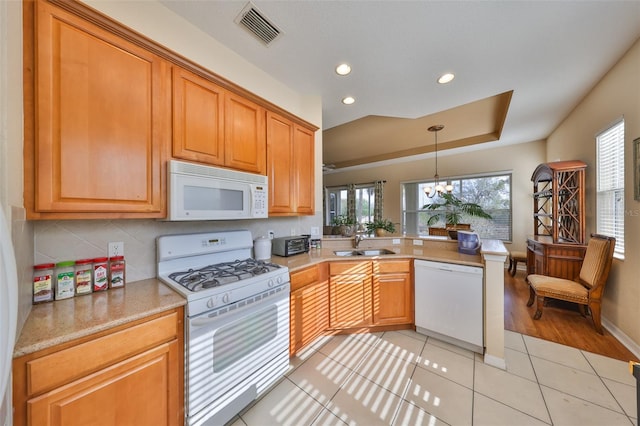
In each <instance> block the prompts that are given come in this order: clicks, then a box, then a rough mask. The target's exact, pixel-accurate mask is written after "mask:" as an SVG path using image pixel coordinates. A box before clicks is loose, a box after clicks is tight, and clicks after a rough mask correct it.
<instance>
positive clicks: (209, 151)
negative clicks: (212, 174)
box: [173, 67, 224, 166]
mask: <svg viewBox="0 0 640 426" xmlns="http://www.w3.org/2000/svg"><path fill="white" fill-rule="evenodd" d="M173 156H174V157H175V158H182V159H184V160H193V161H198V162H202V163H207V164H212V165H220V166H222V165H224V89H222V88H221V87H220V86H218V85H216V84H213V83H212V82H210V81H209V80H206V79H204V78H202V77H200V76H197V75H195V74H193V73H192V72H189V71H187V70H185V69H183V68H179V67H174V68H173Z"/></svg>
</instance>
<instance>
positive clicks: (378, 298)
mask: <svg viewBox="0 0 640 426" xmlns="http://www.w3.org/2000/svg"><path fill="white" fill-rule="evenodd" d="M373 268H374V274H373V303H372V306H373V324H374V325H391V324H413V311H414V308H413V285H412V279H411V271H412V269H413V268H412V267H411V260H409V259H401V260H384V261H383V260H380V261H376V262H374V263H373Z"/></svg>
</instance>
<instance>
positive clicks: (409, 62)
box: [161, 0, 640, 155]
mask: <svg viewBox="0 0 640 426" xmlns="http://www.w3.org/2000/svg"><path fill="white" fill-rule="evenodd" d="M161 3H162V4H164V5H165V6H166V7H168V8H169V9H171V10H173V11H174V12H175V13H177V14H178V15H181V16H183V17H184V18H186V19H187V20H188V21H190V22H191V23H193V24H194V25H196V26H197V27H199V28H200V29H202V30H203V31H205V32H206V33H208V34H210V35H211V36H212V37H213V38H215V39H216V40H218V41H219V42H221V43H222V44H224V45H226V46H227V47H228V48H230V49H231V50H233V51H235V52H237V53H238V54H239V55H241V56H242V57H244V58H245V59H246V60H248V61H249V62H252V63H253V64H255V65H256V66H258V67H259V68H261V69H263V70H264V71H265V72H267V73H268V74H270V75H271V76H273V77H274V78H276V79H278V80H280V81H282V82H283V83H285V84H286V85H288V86H289V87H291V88H292V89H294V90H296V91H298V92H300V93H302V94H310V95H318V94H319V95H320V96H321V97H322V105H323V107H322V110H323V111H322V112H323V123H322V127H323V130H327V129H330V128H333V127H335V126H340V125H342V124H345V123H349V122H352V121H354V120H358V119H361V118H363V117H367V116H389V117H402V118H419V117H423V116H426V115H431V114H437V113H439V112H441V111H444V110H450V109H452V108H456V107H459V106H461V105H464V104H468V103H471V102H475V101H478V100H481V99H485V98H488V97H491V96H494V95H498V94H500V93H504V92H508V91H513V96H512V99H511V103H510V106H509V110H508V114H507V116H506V121H505V123H504V128H503V129H502V134H501V136H500V142H501V143H505V144H511V143H523V142H530V141H534V140H539V139H544V138H546V137H547V136H548V135H549V134H550V133H551V132H552V131H553V130H554V129H555V127H556V126H557V125H558V124H560V122H561V120H562V119H563V118H564V117H566V116H567V114H568V113H569V112H570V111H571V110H572V109H573V108H574V107H575V106H576V104H577V103H578V102H579V101H580V100H581V99H582V98H583V97H584V96H585V95H586V94H587V93H588V91H589V90H590V89H591V88H592V87H593V86H594V85H595V84H596V83H597V82H598V80H599V79H600V78H601V77H602V76H603V75H604V74H605V73H606V72H607V71H608V70H609V69H610V68H611V67H612V66H613V65H614V64H615V62H616V61H617V60H618V59H619V58H620V57H621V56H622V55H623V54H624V53H625V51H626V50H627V49H629V48H630V47H631V45H632V44H633V43H634V41H636V40H637V39H638V38H639V37H640V1H615V0H603V1H515V0H512V1H395V0H394V1H392V0H387V1H338V0H334V1H327V0H324V1H316V0H306V1H302V0H297V1H271V0H254V1H253V3H254V4H255V6H256V7H257V8H258V9H259V10H260V11H261V12H262V14H263V15H265V16H266V17H267V18H268V19H269V20H270V21H271V22H272V23H274V24H275V25H276V26H277V27H278V28H279V29H280V30H281V31H282V32H283V33H284V34H283V35H282V36H281V37H280V38H278V39H277V40H275V41H274V42H273V43H271V45H269V46H268V47H265V46H264V44H263V43H262V42H260V41H258V40H257V39H256V38H255V37H254V36H253V35H252V34H250V33H249V32H248V31H247V30H246V29H245V28H243V27H241V26H239V25H238V24H236V23H234V19H235V18H236V17H237V15H238V14H239V12H240V11H241V10H242V9H243V8H244V6H245V5H246V4H247V1H246V0H241V1H206V0H200V1H193V0H179V1H173V0H161ZM341 62H348V63H349V64H350V65H351V66H352V68H353V72H352V73H351V74H350V75H349V76H347V77H340V76H338V75H337V74H336V73H335V72H334V68H335V66H336V65H338V64H339V63H341ZM444 72H453V73H455V75H456V78H455V80H454V81H453V82H452V83H449V84H448V85H439V84H438V83H437V82H436V79H437V78H438V77H439V76H440V75H441V74H442V73H444ZM639 78H640V76H639ZM347 95H350V96H353V97H355V98H356V103H355V104H353V105H350V106H346V105H343V104H342V103H341V102H340V100H341V99H342V98H343V97H344V96H347ZM432 124H436V123H432ZM325 134H326V133H325ZM426 134H427V133H426V129H425V135H426ZM425 137H429V136H425ZM323 143H324V144H330V143H331V141H328V140H324V141H323ZM387 145H389V144H388V143H387ZM363 148H364V149H365V150H366V149H367V147H366V146H364V147H363ZM364 154H365V153H363V155H364ZM366 154H367V155H370V154H371V152H368V153H366Z"/></svg>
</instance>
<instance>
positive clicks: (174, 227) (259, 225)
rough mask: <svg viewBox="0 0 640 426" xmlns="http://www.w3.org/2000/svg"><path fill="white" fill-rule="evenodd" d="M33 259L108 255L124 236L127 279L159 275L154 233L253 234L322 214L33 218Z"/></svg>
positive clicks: (278, 232)
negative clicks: (227, 218)
mask: <svg viewBox="0 0 640 426" xmlns="http://www.w3.org/2000/svg"><path fill="white" fill-rule="evenodd" d="M34 224H35V227H34V245H35V248H34V253H35V258H34V262H35V264H38V263H47V262H53V263H55V262H60V261H63V260H77V259H84V258H95V257H100V256H106V255H107V248H108V244H109V242H123V243H124V255H125V259H126V261H127V271H126V273H127V281H128V282H131V281H138V280H143V279H147V278H153V277H155V276H156V238H157V237H159V236H161V235H168V234H187V233H196V232H210V231H225V230H234V229H249V230H250V231H251V233H252V235H253V238H257V237H259V236H262V235H267V231H269V230H273V231H274V232H275V236H276V237H280V236H288V235H291V233H292V231H293V232H294V233H295V234H296V235H299V234H309V233H310V229H311V227H320V229H322V226H321V224H322V215H321V213H320V214H316V215H315V216H304V217H294V218H286V217H285V218H270V219H259V220H258V219H256V220H242V221H207V222H163V221H156V220H152V219H144V220H135V219H133V220H132V219H128V220H69V221H36V222H34Z"/></svg>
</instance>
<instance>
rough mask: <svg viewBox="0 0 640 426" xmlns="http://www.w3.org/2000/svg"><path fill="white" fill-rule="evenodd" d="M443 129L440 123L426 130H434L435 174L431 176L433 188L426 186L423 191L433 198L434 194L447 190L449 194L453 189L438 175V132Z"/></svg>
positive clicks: (440, 193)
mask: <svg viewBox="0 0 640 426" xmlns="http://www.w3.org/2000/svg"><path fill="white" fill-rule="evenodd" d="M442 129H444V125H442V124H436V125H433V126H431V127H429V128H428V129H427V130H428V131H430V132H434V133H435V137H436V145H435V153H436V174H435V175H434V176H433V181H434V185H435V188H432V187H431V186H426V187H425V188H424V193H425V194H426V195H427V197H429V198H433V197H434V196H435V195H436V194H438V195H442V193H443V192H445V191H446V192H447V194H451V191H453V186H452V185H444V186H443V185H442V184H441V183H440V176H439V175H438V132H439V131H440V130H442Z"/></svg>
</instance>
